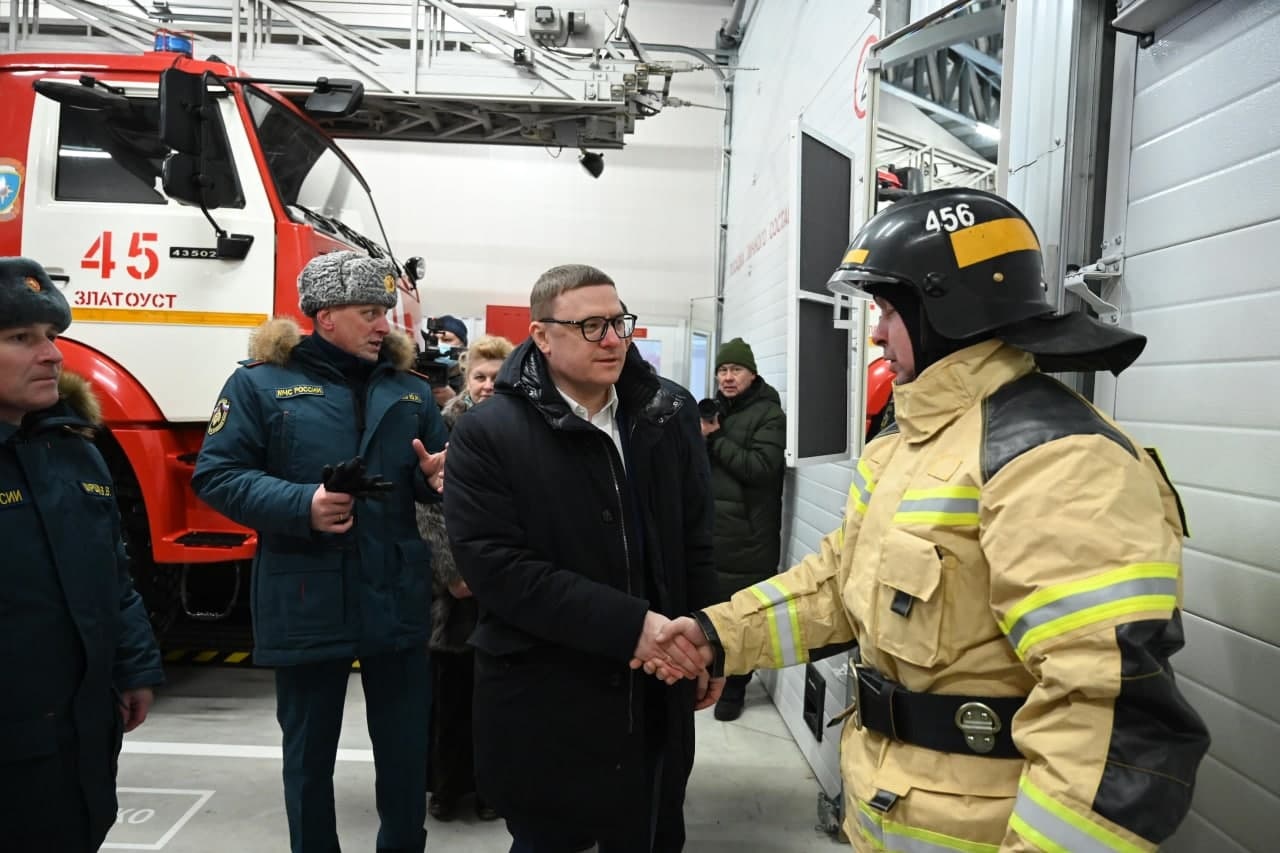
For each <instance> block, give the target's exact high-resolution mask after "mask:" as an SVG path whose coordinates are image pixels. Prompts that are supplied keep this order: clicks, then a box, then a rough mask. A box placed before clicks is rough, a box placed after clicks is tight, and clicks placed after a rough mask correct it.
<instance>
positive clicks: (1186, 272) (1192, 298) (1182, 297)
mask: <svg viewBox="0 0 1280 853" xmlns="http://www.w3.org/2000/svg"><path fill="white" fill-rule="evenodd" d="M1277 286H1280V220H1272V221H1270V222H1265V223H1262V224H1259V225H1255V226H1251V227H1248V228H1241V229H1239V230H1237V231H1229V232H1227V233H1225V234H1218V235H1216V236H1213V237H1208V238H1205V239H1202V240H1197V241H1196V242H1194V243H1185V244H1182V245H1178V246H1170V247H1168V248H1165V249H1161V250H1159V251H1155V252H1148V253H1146V254H1141V255H1134V256H1131V257H1129V258H1128V259H1127V260H1126V261H1125V276H1124V284H1123V285H1122V286H1121V288H1120V292H1119V294H1117V297H1118V299H1119V300H1120V303H1121V307H1122V308H1129V307H1132V306H1133V305H1140V306H1142V308H1143V309H1148V308H1161V307H1165V306H1168V305H1180V304H1183V303H1188V302H1196V303H1205V302H1208V301H1211V300H1214V299H1227V298H1231V297H1234V296H1244V295H1247V294H1251V293H1263V292H1265V291H1268V290H1274V289H1276V288H1277ZM1144 359H1145V356H1144Z"/></svg>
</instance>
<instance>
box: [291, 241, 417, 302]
mask: <svg viewBox="0 0 1280 853" xmlns="http://www.w3.org/2000/svg"><path fill="white" fill-rule="evenodd" d="M396 290H397V288H396V271H395V268H394V267H393V266H392V265H391V262H390V261H387V260H382V259H379V258H371V257H369V256H368V255H362V254H360V253H359V252H345V251H344V252H329V253H328V254H325V255H320V256H318V257H315V258H312V259H311V261H310V263H308V264H307V265H306V267H304V268H303V270H302V275H300V276H298V308H299V309H301V311H302V313H303V314H306V315H307V316H308V317H314V316H315V314H316V312H317V311H320V310H321V309H324V308H333V307H335V306H338V305H381V306H383V307H384V308H392V307H394V306H395V304H396V300H397V298H398V294H397V293H396Z"/></svg>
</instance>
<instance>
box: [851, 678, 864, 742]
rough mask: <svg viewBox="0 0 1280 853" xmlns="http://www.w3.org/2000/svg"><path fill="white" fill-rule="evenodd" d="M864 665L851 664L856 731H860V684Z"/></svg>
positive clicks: (854, 725) (862, 682) (861, 683)
mask: <svg viewBox="0 0 1280 853" xmlns="http://www.w3.org/2000/svg"><path fill="white" fill-rule="evenodd" d="M864 669H866V667H864V666H862V665H861V664H856V663H855V664H854V665H853V727H854V728H855V729H857V730H858V731H862V686H863V684H864V683H865V682H864V681H863V679H862V671H863V670H864Z"/></svg>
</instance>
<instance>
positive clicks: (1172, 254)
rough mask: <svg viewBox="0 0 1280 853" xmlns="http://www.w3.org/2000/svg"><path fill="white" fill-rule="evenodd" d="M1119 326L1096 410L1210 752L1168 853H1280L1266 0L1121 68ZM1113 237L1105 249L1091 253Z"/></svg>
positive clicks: (1272, 25)
mask: <svg viewBox="0 0 1280 853" xmlns="http://www.w3.org/2000/svg"><path fill="white" fill-rule="evenodd" d="M1136 68H1137V73H1136V85H1135V87H1134V90H1133V92H1123V93H1122V92H1117V93H1116V98H1117V104H1118V105H1119V107H1120V108H1118V109H1117V115H1118V116H1119V115H1123V114H1125V112H1126V110H1125V109H1124V108H1123V107H1124V106H1127V104H1126V103H1124V101H1123V100H1122V99H1125V98H1129V97H1131V98H1132V120H1133V126H1132V130H1133V133H1132V143H1131V148H1130V152H1131V161H1130V167H1129V174H1128V181H1127V199H1128V202H1127V217H1126V222H1125V223H1123V225H1122V230H1123V233H1122V237H1123V241H1122V248H1123V250H1124V255H1125V268H1124V277H1123V280H1122V283H1121V286H1120V288H1119V293H1118V296H1117V298H1118V299H1119V300H1120V303H1121V308H1122V309H1123V311H1124V317H1125V319H1124V322H1125V324H1126V325H1130V326H1131V327H1132V328H1133V329H1135V330H1136V331H1139V332H1142V333H1144V334H1146V335H1148V336H1149V338H1150V343H1149V344H1148V347H1147V350H1146V352H1145V353H1144V354H1143V356H1142V358H1141V359H1140V360H1139V361H1138V363H1137V364H1136V365H1135V366H1134V367H1133V368H1131V369H1130V370H1129V371H1127V372H1126V373H1125V374H1124V375H1123V376H1122V377H1121V378H1120V379H1119V380H1118V381H1113V380H1111V378H1110V377H1109V376H1108V377H1105V378H1103V377H1099V381H1098V386H1097V392H1096V398H1097V401H1098V402H1099V404H1100V405H1102V406H1103V407H1104V408H1108V407H1112V406H1113V407H1114V412H1115V414H1116V417H1117V418H1118V419H1119V420H1120V421H1121V422H1122V423H1123V424H1124V425H1125V426H1126V427H1127V428H1128V429H1129V430H1130V431H1131V432H1132V433H1133V434H1134V435H1135V436H1137V437H1138V438H1139V439H1140V440H1141V441H1143V442H1144V443H1146V444H1149V445H1154V446H1156V447H1157V448H1159V450H1160V451H1161V455H1162V456H1163V458H1164V461H1165V464H1166V466H1167V467H1168V469H1169V472H1170V474H1171V476H1172V478H1173V479H1174V481H1175V483H1176V484H1177V486H1178V488H1179V491H1180V492H1181V494H1182V498H1183V502H1184V504H1185V505H1186V510H1187V514H1188V521H1189V526H1190V529H1191V535H1192V538H1191V539H1190V540H1188V542H1187V548H1186V552H1185V568H1186V587H1185V590H1186V613H1185V625H1186V635H1187V648H1186V649H1185V650H1184V651H1183V652H1182V653H1181V654H1179V655H1177V656H1176V657H1175V658H1174V661H1173V663H1174V666H1175V668H1176V670H1177V671H1178V675H1179V679H1180V682H1181V684H1182V685H1183V687H1184V690H1185V692H1186V694H1187V696H1188V698H1189V699H1190V700H1191V701H1192V702H1193V703H1194V704H1195V706H1196V707H1197V708H1198V709H1199V710H1200V712H1201V714H1202V715H1203V716H1204V718H1205V720H1206V721H1207V722H1208V724H1209V727H1210V729H1211V731H1212V734H1213V739H1214V743H1213V748H1212V750H1211V752H1210V755H1209V757H1208V758H1207V759H1206V760H1205V763H1204V765H1203V766H1202V768H1201V771H1200V776H1199V780H1198V784H1197V790H1196V797H1195V803H1194V811H1193V813H1192V815H1191V816H1190V817H1189V818H1188V820H1187V822H1186V824H1185V825H1184V826H1183V827H1182V829H1181V830H1180V831H1179V833H1178V835H1177V836H1176V837H1175V839H1174V840H1173V841H1171V842H1170V843H1169V844H1168V845H1167V846H1166V847H1165V848H1163V849H1166V850H1174V851H1186V853H1190V851H1196V853H1199V852H1200V851H1221V852H1222V853H1235V851H1245V850H1248V851H1265V850H1276V849H1280V0H1254V1H1253V2H1249V0H1222V2H1218V3H1205V4H1202V5H1201V6H1198V7H1196V9H1195V10H1193V12H1192V13H1191V14H1190V15H1189V16H1186V17H1184V18H1182V19H1179V20H1175V21H1173V22H1171V24H1170V25H1169V27H1168V28H1167V31H1165V30H1162V31H1157V33H1156V41H1155V43H1154V44H1152V45H1151V46H1149V47H1147V48H1144V49H1141V50H1139V51H1138V59H1137V66H1136ZM1115 233H1116V232H1112V231H1108V235H1109V236H1108V239H1111V238H1112V237H1113V236H1114V235H1115Z"/></svg>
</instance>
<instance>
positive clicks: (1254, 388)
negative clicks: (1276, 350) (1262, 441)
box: [1099, 361, 1280, 465]
mask: <svg viewBox="0 0 1280 853" xmlns="http://www.w3.org/2000/svg"><path fill="white" fill-rule="evenodd" d="M1278 381H1280V378H1278V376H1277V372H1276V365H1275V364H1274V363H1269V362H1252V363H1244V364H1230V365H1220V364H1181V365H1169V366H1161V365H1154V366H1151V367H1147V366H1145V365H1143V363H1142V362H1141V361H1139V362H1138V363H1137V364H1136V365H1134V366H1133V367H1131V368H1129V369H1128V370H1126V371H1125V372H1124V373H1123V374H1122V375H1121V376H1120V378H1119V379H1118V380H1117V381H1116V386H1117V392H1116V397H1115V413H1116V417H1117V418H1118V419H1119V420H1121V421H1129V420H1132V421H1148V422H1154V423H1160V424H1179V423H1181V424H1205V425H1214V426H1216V425H1220V424H1223V423H1227V424H1230V425H1231V426H1238V427H1254V428H1257V429H1266V430H1274V429H1275V428H1276V425H1277V424H1280V393H1276V390H1275V389H1276V386H1277V382H1278ZM1099 384H1100V385H1101V384H1102V383H1099ZM1099 399H1100V400H1101V401H1102V403H1103V405H1104V406H1105V405H1106V403H1107V398H1106V397H1105V396H1100V397H1099ZM1224 450H1229V448H1224ZM1259 462H1260V464H1267V463H1265V462H1262V461H1261V460H1259ZM1270 464H1272V465H1274V464H1275V463H1270Z"/></svg>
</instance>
